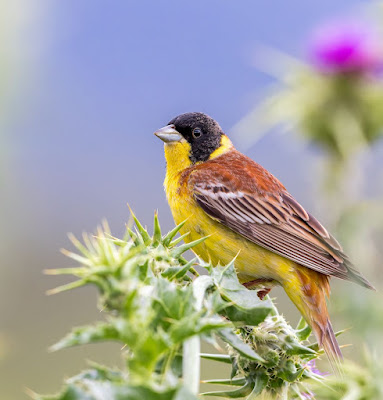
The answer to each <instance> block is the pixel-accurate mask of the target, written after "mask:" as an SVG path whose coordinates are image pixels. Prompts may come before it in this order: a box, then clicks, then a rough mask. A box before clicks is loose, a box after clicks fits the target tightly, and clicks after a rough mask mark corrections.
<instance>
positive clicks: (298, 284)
mask: <svg viewBox="0 0 383 400" xmlns="http://www.w3.org/2000/svg"><path fill="white" fill-rule="evenodd" d="M296 273H297V274H296V276H295V277H291V279H290V280H289V281H288V282H285V283H284V285H283V286H284V289H285V291H286V293H287V295H288V296H289V297H290V299H291V300H292V301H293V303H294V304H295V305H296V307H297V308H298V310H299V311H300V312H301V314H302V315H303V317H304V318H305V320H306V321H307V323H308V324H309V325H310V326H311V328H312V330H313V332H314V334H315V336H316V339H317V340H318V344H319V347H323V349H324V351H325V353H326V355H327V358H328V360H329V362H330V364H331V366H332V368H333V370H334V372H336V373H338V374H339V375H341V362H342V358H343V357H342V352H341V350H340V348H339V345H338V341H337V340H336V337H335V333H334V330H333V328H332V325H331V322H330V319H329V315H328V310H327V303H326V296H328V295H329V292H330V286H329V282H328V277H327V276H326V275H323V274H320V273H318V272H315V271H312V270H308V269H306V268H305V269H303V268H302V269H297V270H296Z"/></svg>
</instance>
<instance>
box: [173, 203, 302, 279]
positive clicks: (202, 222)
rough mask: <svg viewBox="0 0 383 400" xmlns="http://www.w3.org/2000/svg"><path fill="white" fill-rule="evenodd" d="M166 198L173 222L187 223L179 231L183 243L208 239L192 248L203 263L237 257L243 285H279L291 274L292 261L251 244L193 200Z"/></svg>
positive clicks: (220, 262)
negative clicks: (257, 282) (259, 282)
mask: <svg viewBox="0 0 383 400" xmlns="http://www.w3.org/2000/svg"><path fill="white" fill-rule="evenodd" d="M175 197H176V198H175ZM168 199H169V204H170V208H171V210H172V213H173V217H174V220H175V222H176V223H177V224H179V223H181V222H183V221H185V220H186V223H185V225H184V226H183V228H182V230H181V233H182V234H184V233H187V232H189V235H187V236H186V237H185V242H191V241H194V240H197V239H199V238H201V237H204V236H209V237H208V238H207V239H206V240H205V241H204V242H203V243H201V244H199V245H197V246H196V247H195V248H194V249H193V251H194V252H195V253H196V254H197V255H198V256H199V257H200V258H202V259H203V260H204V261H205V262H209V261H211V262H212V263H213V265H217V264H218V263H219V264H221V265H226V264H228V263H229V262H231V261H232V260H233V259H234V257H236V256H237V258H236V261H235V267H236V270H237V273H238V278H239V280H240V281H241V282H242V283H244V282H249V281H252V280H255V279H267V280H270V281H276V283H280V284H282V283H283V282H284V281H285V280H286V277H287V276H289V275H290V276H291V275H292V274H293V272H294V266H296V264H295V263H294V262H293V261H290V260H288V259H286V258H284V257H282V256H279V255H278V254H275V253H272V252H271V251H269V250H266V249H264V248H262V247H260V246H258V245H256V244H254V243H252V242H250V241H249V240H247V239H245V238H244V237H242V236H240V235H239V234H238V233H235V232H234V231H232V230H231V229H229V228H227V227H225V226H224V225H222V224H221V223H219V222H217V221H215V220H213V219H212V218H210V217H209V216H208V215H207V214H206V213H205V212H204V211H203V210H202V209H201V208H200V207H199V206H198V205H197V204H196V203H195V201H194V200H193V199H190V198H189V199H186V198H183V196H178V195H177V196H169V197H168Z"/></svg>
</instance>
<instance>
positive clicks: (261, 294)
mask: <svg viewBox="0 0 383 400" xmlns="http://www.w3.org/2000/svg"><path fill="white" fill-rule="evenodd" d="M270 291H271V288H264V289H261V290H258V292H257V296H258V297H259V298H260V299H261V300H263V298H264V297H265V296H266V295H267V294H269V293H270Z"/></svg>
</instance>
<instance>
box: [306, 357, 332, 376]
mask: <svg viewBox="0 0 383 400" xmlns="http://www.w3.org/2000/svg"><path fill="white" fill-rule="evenodd" d="M306 368H307V369H309V370H310V371H311V372H313V373H314V374H316V375H320V376H326V375H328V372H322V371H319V369H318V368H317V366H316V361H315V358H313V359H312V360H310V361H309V362H308V363H307V364H306Z"/></svg>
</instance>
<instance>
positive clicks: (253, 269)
mask: <svg viewBox="0 0 383 400" xmlns="http://www.w3.org/2000/svg"><path fill="white" fill-rule="evenodd" d="M154 134H155V135H156V136H157V137H158V138H159V139H161V140H162V141H163V142H164V151H165V159H166V176H165V181H164V188H165V192H166V197H167V200H168V203H169V206H170V209H171V212H172V215H173V218H174V220H175V223H176V224H180V223H181V222H184V225H183V227H182V230H181V233H183V234H186V233H188V234H187V235H186V236H185V238H184V240H185V241H186V242H191V241H194V240H197V239H200V238H202V237H206V239H205V240H204V241H202V242H201V243H199V244H198V245H196V246H195V247H194V248H193V251H194V252H195V253H196V255H197V256H198V257H199V258H201V259H202V260H204V261H205V262H210V263H212V264H213V265H218V264H220V265H227V264H228V263H229V262H231V261H232V260H233V259H235V269H236V272H237V276H238V279H239V281H240V282H241V283H242V284H243V285H244V286H245V287H247V288H249V289H259V291H258V293H257V294H258V296H259V297H260V298H261V299H262V298H263V297H264V296H265V295H266V294H267V293H268V292H269V291H270V290H271V288H273V287H274V286H282V288H283V289H284V290H285V292H286V294H287V295H288V297H289V298H290V300H291V301H292V302H293V303H294V304H295V306H296V307H297V309H298V310H299V312H300V313H301V314H302V316H303V317H304V319H305V320H306V322H307V323H308V324H309V326H310V327H311V328H312V330H313V332H314V334H315V336H316V339H317V341H318V344H319V346H320V347H321V348H323V349H324V351H325V353H326V355H327V357H328V359H329V361H330V363H331V364H332V365H333V366H334V365H335V366H339V365H340V364H341V360H342V352H341V350H340V347H339V344H338V342H337V339H336V336H335V333H334V330H333V328H332V325H331V322H330V318H329V313H328V308H327V302H326V299H327V298H328V297H329V295H330V285H329V280H330V278H331V277H337V278H340V279H344V280H349V281H353V282H356V283H358V284H360V285H361V286H364V287H366V288H369V289H374V287H373V286H372V285H371V283H369V282H368V280H367V279H366V278H364V277H363V276H362V274H361V273H360V272H359V271H358V270H357V269H356V268H355V267H354V266H353V264H352V263H351V261H350V259H349V258H348V257H347V255H346V254H345V253H344V252H343V249H342V247H341V245H340V244H339V242H338V241H337V240H336V239H335V238H334V237H333V236H332V235H331V234H330V233H329V232H328V231H327V230H326V229H325V228H324V226H323V225H322V224H321V223H320V222H319V221H318V220H317V219H316V218H315V217H314V216H312V215H311V214H309V213H308V212H307V211H306V210H305V209H304V208H303V206H302V205H301V204H300V203H299V202H298V201H297V200H295V198H294V197H293V196H292V195H291V194H290V193H289V192H288V191H287V189H286V188H285V186H284V185H283V184H282V183H281V182H280V181H279V180H278V179H277V178H276V177H274V176H273V175H272V174H271V173H270V172H269V171H267V170H266V169H265V168H263V167H262V166H261V165H259V164H258V163H256V162H255V161H253V160H252V159H251V158H249V157H247V156H246V155H244V154H242V153H241V152H239V151H238V150H236V148H235V147H234V145H233V143H232V142H231V140H230V139H229V137H228V136H227V135H226V134H225V133H224V132H223V130H222V128H221V127H220V125H219V124H218V123H217V122H216V121H215V120H214V119H213V118H211V117H209V116H208V115H206V114H204V113H200V112H189V113H185V114H181V115H178V116H177V117H175V118H173V119H172V120H171V121H170V122H169V123H168V124H167V125H166V126H164V127H163V128H161V129H159V130H157V131H156V132H155V133H154Z"/></svg>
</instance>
